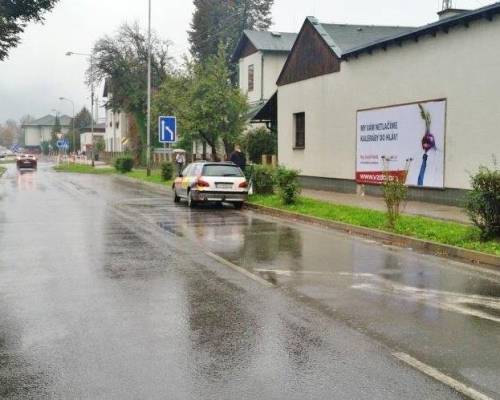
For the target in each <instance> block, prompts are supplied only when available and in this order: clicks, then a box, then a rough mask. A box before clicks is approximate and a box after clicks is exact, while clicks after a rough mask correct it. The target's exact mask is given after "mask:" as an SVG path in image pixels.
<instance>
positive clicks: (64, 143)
mask: <svg viewBox="0 0 500 400" xmlns="http://www.w3.org/2000/svg"><path fill="white" fill-rule="evenodd" d="M56 145H57V148H58V149H60V150H68V149H69V142H68V139H59V140H58V141H57V142H56Z"/></svg>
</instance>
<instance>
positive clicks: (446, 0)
mask: <svg viewBox="0 0 500 400" xmlns="http://www.w3.org/2000/svg"><path fill="white" fill-rule="evenodd" d="M467 11H469V10H463V9H460V8H455V7H453V0H443V8H442V10H441V11H439V12H438V16H439V20H440V21H442V20H443V19H446V18H451V17H455V16H457V15H460V14H463V13H464V12H467Z"/></svg>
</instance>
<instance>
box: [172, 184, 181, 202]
mask: <svg viewBox="0 0 500 400" xmlns="http://www.w3.org/2000/svg"><path fill="white" fill-rule="evenodd" d="M173 192H174V203H179V202H180V201H181V198H180V197H179V196H177V190H175V187H174V188H173Z"/></svg>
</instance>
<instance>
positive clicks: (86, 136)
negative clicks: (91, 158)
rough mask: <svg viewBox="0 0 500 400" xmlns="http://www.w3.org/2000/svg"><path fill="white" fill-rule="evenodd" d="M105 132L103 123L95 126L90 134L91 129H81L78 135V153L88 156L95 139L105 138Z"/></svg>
mask: <svg viewBox="0 0 500 400" xmlns="http://www.w3.org/2000/svg"><path fill="white" fill-rule="evenodd" d="M105 131H106V127H105V124H104V123H102V124H96V125H95V126H94V132H92V128H91V127H87V128H85V129H83V130H82V132H81V133H80V151H82V152H86V153H87V154H89V153H90V152H91V151H92V147H93V145H94V144H95V142H96V140H97V138H103V139H104V138H105Z"/></svg>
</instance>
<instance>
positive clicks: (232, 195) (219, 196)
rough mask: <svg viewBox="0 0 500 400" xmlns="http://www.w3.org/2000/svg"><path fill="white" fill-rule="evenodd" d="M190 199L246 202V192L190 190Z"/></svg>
mask: <svg viewBox="0 0 500 400" xmlns="http://www.w3.org/2000/svg"><path fill="white" fill-rule="evenodd" d="M191 193H192V196H193V197H192V198H193V200H194V201H215V202H223V201H226V202H228V203H233V202H245V201H247V200H248V192H230V191H215V190H213V191H212V190H210V191H209V190H203V191H202V190H192V191H191Z"/></svg>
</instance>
